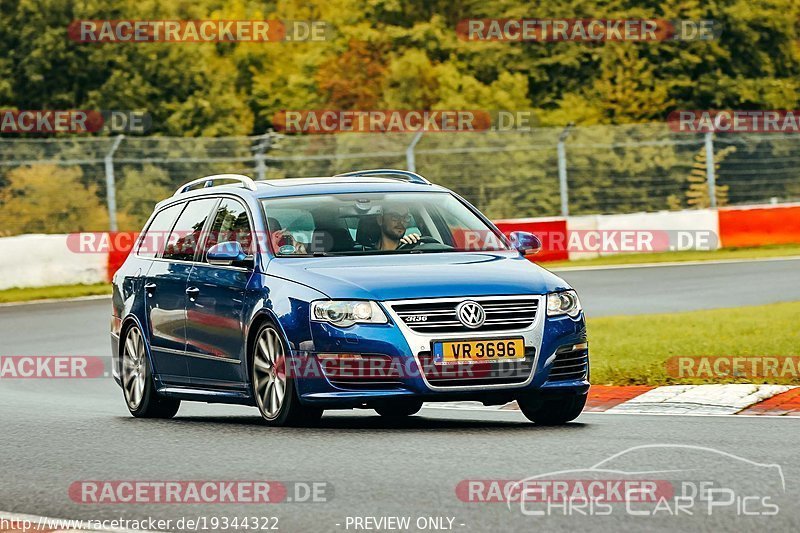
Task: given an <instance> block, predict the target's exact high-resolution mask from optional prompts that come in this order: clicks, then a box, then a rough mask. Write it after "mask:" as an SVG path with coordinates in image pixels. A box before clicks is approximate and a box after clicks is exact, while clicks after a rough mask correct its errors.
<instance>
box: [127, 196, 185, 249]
mask: <svg viewBox="0 0 800 533" xmlns="http://www.w3.org/2000/svg"><path fill="white" fill-rule="evenodd" d="M183 205H184V204H175V205H173V206H170V207H168V208H166V209H164V210H162V211H159V212H158V213H157V214H156V216H155V217H154V218H153V222H151V223H150V225H149V226H148V227H147V231H146V232H145V234H144V235H143V236H142V239H141V240H140V241H139V247H138V248H137V249H136V253H137V254H139V255H140V256H142V257H155V256H156V254H160V253H161V252H163V251H164V243H166V242H167V235H168V234H169V230H171V229H172V226H173V225H174V224H175V219H176V218H178V214H179V213H180V212H181V209H183Z"/></svg>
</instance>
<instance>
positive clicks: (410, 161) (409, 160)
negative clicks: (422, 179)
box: [406, 130, 424, 172]
mask: <svg viewBox="0 0 800 533" xmlns="http://www.w3.org/2000/svg"><path fill="white" fill-rule="evenodd" d="M423 133H424V130H419V131H418V132H417V133H415V134H414V138H413V139H411V142H410V143H408V148H406V169H407V170H410V171H411V172H416V171H417V160H416V158H415V157H414V148H416V146H417V143H418V142H419V140H420V139H422V134H423Z"/></svg>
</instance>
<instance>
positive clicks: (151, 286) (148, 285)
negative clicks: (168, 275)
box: [144, 283, 156, 296]
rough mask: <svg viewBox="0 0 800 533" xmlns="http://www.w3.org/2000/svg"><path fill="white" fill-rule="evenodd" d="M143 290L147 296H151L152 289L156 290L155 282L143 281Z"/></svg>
mask: <svg viewBox="0 0 800 533" xmlns="http://www.w3.org/2000/svg"><path fill="white" fill-rule="evenodd" d="M144 290H145V291H147V294H148V296H152V295H153V291H154V290H156V284H155V283H145V284H144Z"/></svg>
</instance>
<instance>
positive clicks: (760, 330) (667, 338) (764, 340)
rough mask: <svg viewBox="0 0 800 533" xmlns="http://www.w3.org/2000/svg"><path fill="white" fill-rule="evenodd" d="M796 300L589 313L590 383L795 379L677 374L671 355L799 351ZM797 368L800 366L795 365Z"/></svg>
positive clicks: (798, 381)
mask: <svg viewBox="0 0 800 533" xmlns="http://www.w3.org/2000/svg"><path fill="white" fill-rule="evenodd" d="M799 323H800V302H789V303H780V304H774V305H765V306H753V307H737V308H734V309H715V310H710V311H691V312H685V313H673V314H662V315H640V316H614V317H599V318H589V320H588V324H587V327H588V330H589V348H590V350H589V351H590V358H591V363H592V383H595V384H599V385H603V384H609V385H610V384H614V385H668V384H676V383H794V384H795V385H800V379H797V378H796V377H795V378H794V379H793V380H792V379H775V378H767V379H760V378H756V379H745V378H734V377H730V378H721V379H697V378H690V379H685V378H684V379H676V378H675V377H671V376H670V375H669V374H668V372H667V369H666V362H667V360H668V359H669V358H670V357H673V356H679V355H680V356H715V355H716V356H719V355H727V356H737V355H749V356H787V355H791V356H798V355H800V327H798V324H799ZM798 370H800V369H798Z"/></svg>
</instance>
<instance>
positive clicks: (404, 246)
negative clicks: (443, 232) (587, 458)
mask: <svg viewBox="0 0 800 533" xmlns="http://www.w3.org/2000/svg"><path fill="white" fill-rule="evenodd" d="M420 244H441V243H440V242H439V241H437V240H436V239H435V238H433V237H431V236H429V235H423V236H421V237H420V238H419V240H418V241H417V242H412V243H403V244H401V245H400V246H398V247H397V249H398V250H408V249H410V248H416V247H417V246H419V245H420Z"/></svg>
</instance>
